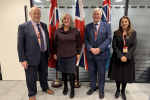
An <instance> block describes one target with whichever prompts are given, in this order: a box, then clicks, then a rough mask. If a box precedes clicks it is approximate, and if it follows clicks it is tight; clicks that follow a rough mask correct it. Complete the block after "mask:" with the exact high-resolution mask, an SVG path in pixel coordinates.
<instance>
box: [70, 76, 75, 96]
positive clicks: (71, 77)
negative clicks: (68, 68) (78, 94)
mask: <svg viewBox="0 0 150 100" xmlns="http://www.w3.org/2000/svg"><path fill="white" fill-rule="evenodd" d="M69 81H70V87H71V93H70V98H71V99H72V98H73V97H74V94H75V93H74V84H75V74H74V73H71V74H69Z"/></svg>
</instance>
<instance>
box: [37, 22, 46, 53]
mask: <svg viewBox="0 0 150 100" xmlns="http://www.w3.org/2000/svg"><path fill="white" fill-rule="evenodd" d="M36 25H37V26H38V31H39V34H40V39H41V51H42V52H44V39H43V35H42V32H41V29H40V27H39V24H36Z"/></svg>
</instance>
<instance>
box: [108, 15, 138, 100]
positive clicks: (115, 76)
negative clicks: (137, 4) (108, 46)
mask: <svg viewBox="0 0 150 100" xmlns="http://www.w3.org/2000/svg"><path fill="white" fill-rule="evenodd" d="M136 45H137V37H136V31H134V30H133V29H132V28H131V22H130V19H129V18H128V17H127V16H123V17H122V18H121V19H120V21H119V29H118V30H117V31H115V32H114V36H113V42H112V47H113V54H112V58H111V61H110V68H109V73H108V77H109V78H110V80H116V87H117V91H116V93H115V98H118V97H119V94H120V84H121V83H122V89H121V94H122V98H123V99H124V100H126V95H125V88H126V85H127V83H132V82H133V81H134V80H135V64H134V56H133V53H134V51H135V48H136Z"/></svg>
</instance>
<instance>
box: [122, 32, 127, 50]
mask: <svg viewBox="0 0 150 100" xmlns="http://www.w3.org/2000/svg"><path fill="white" fill-rule="evenodd" d="M126 38H127V34H126ZM123 43H124V47H125V46H126V39H125V37H124V35H123Z"/></svg>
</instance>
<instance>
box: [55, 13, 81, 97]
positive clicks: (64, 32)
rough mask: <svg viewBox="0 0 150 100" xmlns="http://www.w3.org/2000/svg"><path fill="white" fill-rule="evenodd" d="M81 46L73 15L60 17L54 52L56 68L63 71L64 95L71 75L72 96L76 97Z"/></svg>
mask: <svg viewBox="0 0 150 100" xmlns="http://www.w3.org/2000/svg"><path fill="white" fill-rule="evenodd" d="M81 46H82V45H81V37H80V33H79V31H78V29H77V28H75V27H74V21H73V19H72V17H71V15H69V14H67V13H65V14H63V15H62V16H61V19H60V23H59V28H58V29H57V30H56V31H55V33H54V37H53V53H54V59H55V60H57V62H58V66H57V67H56V69H57V70H58V71H61V72H62V80H63V82H64V90H63V94H64V95H66V94H67V92H68V86H67V80H68V75H69V81H70V86H71V93H70V98H73V97H74V84H75V70H76V60H77V59H79V58H80V51H81Z"/></svg>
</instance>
